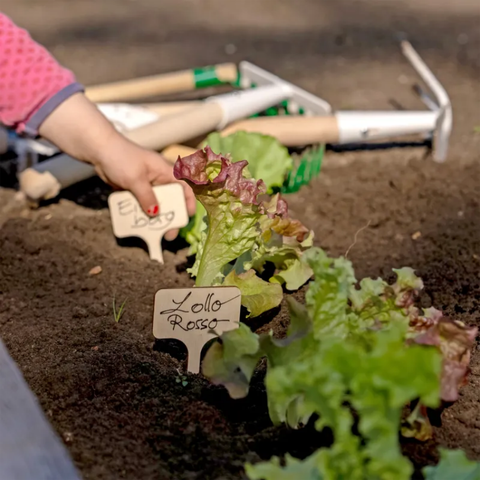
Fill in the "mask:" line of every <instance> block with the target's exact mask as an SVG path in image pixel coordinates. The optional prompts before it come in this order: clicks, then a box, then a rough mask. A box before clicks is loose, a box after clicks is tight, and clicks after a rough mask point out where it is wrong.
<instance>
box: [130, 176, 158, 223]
mask: <svg viewBox="0 0 480 480" xmlns="http://www.w3.org/2000/svg"><path fill="white" fill-rule="evenodd" d="M130 191H131V192H132V194H133V195H134V196H135V198H136V199H137V201H138V203H139V204H140V207H142V210H143V211H144V212H145V213H146V214H147V215H148V216H149V217H156V216H157V215H158V214H159V213H160V205H159V204H158V200H157V197H156V196H155V193H154V192H153V187H152V185H151V184H150V182H149V181H148V180H147V179H145V180H138V181H137V182H135V183H134V184H133V185H132V186H131V187H130Z"/></svg>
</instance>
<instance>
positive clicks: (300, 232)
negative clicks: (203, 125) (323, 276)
mask: <svg viewBox="0 0 480 480" xmlns="http://www.w3.org/2000/svg"><path fill="white" fill-rule="evenodd" d="M246 167H247V162H246V161H239V162H236V163H232V162H231V161H230V160H229V159H228V158H226V157H223V156H222V155H216V154H215V153H213V152H212V150H211V149H210V147H206V148H205V150H199V151H198V152H195V153H194V154H192V155H189V156H188V157H184V158H179V159H178V160H177V163H176V164H175V168H174V173H175V176H176V178H177V179H179V180H185V181H186V182H187V183H188V184H189V185H190V186H191V187H192V189H193V191H194V193H195V196H196V198H197V200H198V201H199V202H200V203H201V205H202V208H203V209H204V211H205V212H206V217H205V218H204V219H203V220H202V225H201V226H199V227H198V231H197V232H196V235H198V238H197V239H198V242H197V243H196V245H195V251H196V258H195V263H194V265H193V267H192V268H191V269H189V272H190V273H191V274H192V275H193V276H195V277H196V285H197V286H208V285H220V284H222V283H225V282H235V285H236V286H238V287H239V288H240V290H241V291H242V303H243V305H244V306H245V307H246V308H247V309H248V310H249V311H250V314H251V315H252V316H258V315H260V314H261V313H263V312H265V311H267V310H269V309H271V308H274V307H276V306H277V305H279V304H280V302H281V299H282V295H283V290H282V286H281V285H282V284H285V285H286V287H287V288H288V289H291V290H296V289H298V288H300V286H301V285H303V284H304V283H305V282H307V281H308V279H309V278H310V277H311V275H312V270H311V269H310V267H309V266H308V265H306V264H305V263H303V262H301V257H302V255H303V253H304V251H306V250H308V248H310V247H311V245H312V238H313V233H312V232H310V231H309V230H308V229H307V228H306V227H305V226H303V225H302V224H301V223H300V222H299V221H297V220H293V219H291V218H290V217H289V215H288V207H287V204H286V202H285V201H284V200H283V199H281V198H280V197H279V196H278V195H276V196H275V197H274V198H273V199H271V200H270V201H268V202H260V201H259V199H258V197H259V195H261V194H263V193H265V185H264V184H263V182H262V181H261V180H259V181H256V180H254V179H253V178H250V176H249V175H248V176H245V175H244V170H245V168H246ZM233 262H235V264H234V265H232V263H233ZM266 262H271V263H273V264H274V265H275V273H274V275H273V277H272V278H271V279H270V283H267V282H264V281H263V280H261V279H260V278H258V277H256V276H255V271H258V272H263V270H264V266H265V264H266ZM232 272H233V273H232ZM227 278H228V279H227ZM254 290H257V294H256V295H253V293H254Z"/></svg>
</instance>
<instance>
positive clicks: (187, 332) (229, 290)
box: [153, 287, 242, 373]
mask: <svg viewBox="0 0 480 480" xmlns="http://www.w3.org/2000/svg"><path fill="white" fill-rule="evenodd" d="M241 300H242V296H241V293H240V290H239V289H238V288H237V287H195V288H172V289H165V290H159V291H158V292H157V293H156V295H155V307H154V317H153V336H154V337H155V338H158V339H170V338H171V339H177V340H180V341H181V342H183V343H184V344H185V345H186V347H187V349H188V371H189V372H192V373H199V372H200V355H201V353H202V348H203V347H204V345H205V344H206V343H207V342H208V341H209V340H211V339H212V338H215V337H217V336H219V335H220V334H222V333H223V332H228V331H229V330H234V329H236V328H238V326H239V322H240V309H241Z"/></svg>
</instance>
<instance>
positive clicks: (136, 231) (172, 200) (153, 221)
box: [108, 183, 188, 263]
mask: <svg viewBox="0 0 480 480" xmlns="http://www.w3.org/2000/svg"><path fill="white" fill-rule="evenodd" d="M153 191H154V193H155V196H156V197H157V200H158V204H159V205H160V214H159V215H157V216H155V217H149V216H147V215H146V214H145V213H144V211H143V210H142V209H141V207H140V205H139V204H138V201H137V200H136V198H135V197H134V196H133V195H132V194H131V193H130V192H126V191H123V192H115V193H112V194H111V195H110V197H109V198H108V205H109V207H110V215H111V218H112V226H113V233H114V234H115V236H116V237H118V238H125V237H139V238H141V239H143V240H144V241H145V243H146V244H147V245H148V252H149V254H150V258H151V259H152V260H158V261H159V262H160V263H163V254H162V248H161V242H162V237H163V235H164V234H165V233H166V232H168V231H169V230H174V229H176V228H182V227H184V226H185V225H187V224H188V213H187V206H186V202H185V195H184V192H183V188H182V186H181V185H180V184H179V183H171V184H168V185H159V186H156V187H153Z"/></svg>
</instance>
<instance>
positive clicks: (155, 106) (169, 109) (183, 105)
mask: <svg viewBox="0 0 480 480" xmlns="http://www.w3.org/2000/svg"><path fill="white" fill-rule="evenodd" d="M200 105H202V102H201V101H200V100H197V101H192V102H158V103H141V104H139V105H137V106H138V107H141V108H144V109H145V110H149V111H150V112H153V113H156V114H157V115H160V116H161V117H163V116H165V115H172V114H173V113H178V112H181V111H184V110H188V109H190V108H194V107H199V106H200Z"/></svg>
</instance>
